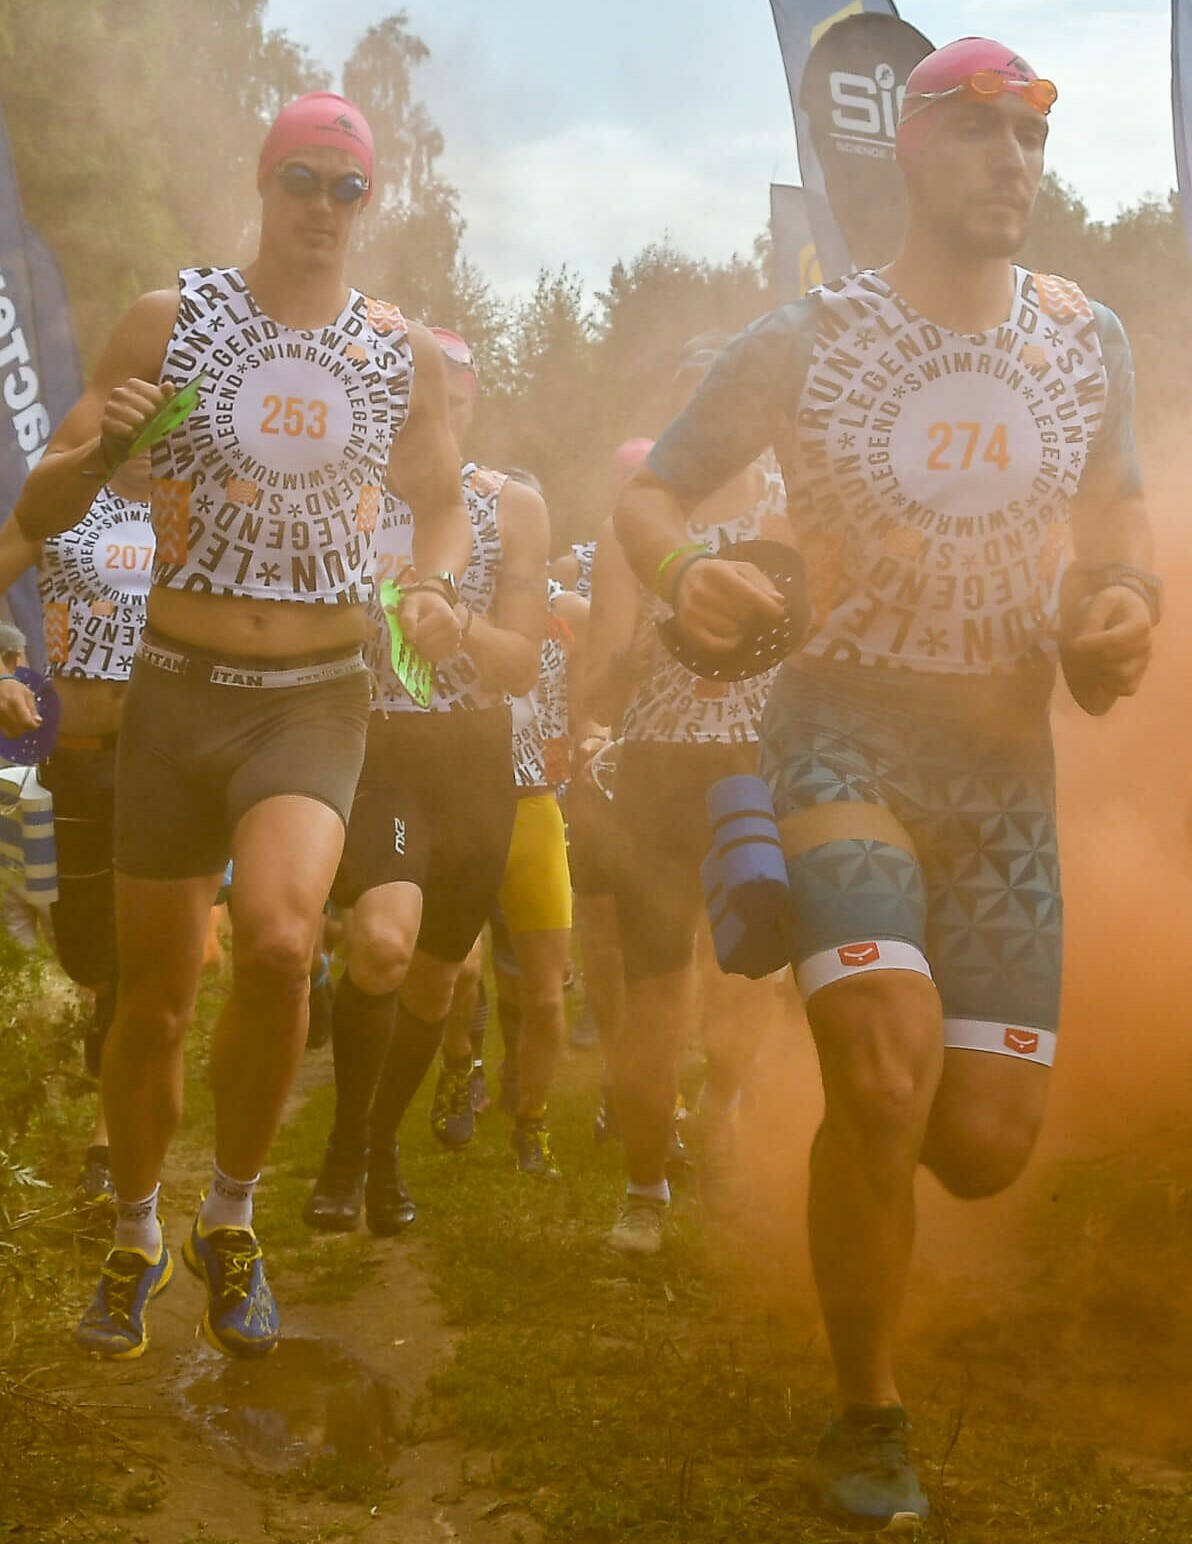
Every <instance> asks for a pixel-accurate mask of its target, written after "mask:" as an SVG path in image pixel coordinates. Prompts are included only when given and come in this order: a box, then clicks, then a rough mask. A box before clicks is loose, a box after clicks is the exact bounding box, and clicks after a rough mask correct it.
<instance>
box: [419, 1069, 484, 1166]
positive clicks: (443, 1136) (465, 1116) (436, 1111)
mask: <svg viewBox="0 0 1192 1544" xmlns="http://www.w3.org/2000/svg"><path fill="white" fill-rule="evenodd" d="M430 1129H431V1130H432V1131H433V1132H434V1134H435V1136H436V1137H438V1139H439V1141H440V1142H442V1144H443V1146H444V1147H467V1145H468V1143H469V1142H470V1141H471V1140H472V1137H473V1136H474V1135H475V1132H476V1111H475V1110H474V1109H473V1108H472V1065H471V1062H469V1063H468V1064H467V1066H465V1067H451V1066H448V1064H447V1062H446V1061H445V1060H444V1061H440V1063H439V1079H438V1082H437V1083H436V1084H435V1097H434V1098H433V1100H432V1101H431V1106H430Z"/></svg>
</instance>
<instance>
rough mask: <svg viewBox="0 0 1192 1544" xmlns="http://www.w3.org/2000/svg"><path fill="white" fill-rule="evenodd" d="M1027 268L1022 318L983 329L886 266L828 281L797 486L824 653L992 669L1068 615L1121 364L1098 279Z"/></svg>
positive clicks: (806, 399) (803, 407)
mask: <svg viewBox="0 0 1192 1544" xmlns="http://www.w3.org/2000/svg"><path fill="white" fill-rule="evenodd" d="M1016 279H1017V293H1016V297H1015V300H1014V305H1013V311H1012V313H1011V315H1010V316H1009V318H1008V319H1007V321H1006V323H1005V325H1004V326H1001V327H997V328H995V329H994V330H992V331H991V332H987V333H979V334H974V335H971V336H969V335H962V334H959V333H953V332H949V331H947V330H946V329H945V328H942V327H937V326H936V325H934V324H933V323H931V322H928V321H926V320H925V319H924V318H923V317H922V316H920V315H919V314H918V313H917V312H916V311H914V310H913V309H912V308H911V307H910V306H909V305H908V304H907V303H906V302H905V301H904V300H903V299H902V298H901V296H899V295H897V294H895V293H894V292H893V291H892V290H891V289H890V288H889V286H888V285H887V284H886V283H885V281H884V280H883V279H882V278H880V277H879V276H878V275H877V274H874V273H863V274H856V275H852V276H850V277H849V278H846V279H841V280H839V281H837V282H836V283H834V284H831V285H828V286H826V287H825V288H824V289H823V290H822V291H821V292H820V294H821V299H822V305H821V308H820V318H819V325H818V329H817V337H816V344H815V350H814V353H813V356H812V361H811V366H810V369H809V370H808V374H807V379H806V382H805V384H804V387H803V393H802V396H801V399H800V405H799V412H798V418H797V421H796V425H795V444H796V456H797V467H798V476H797V478H796V479H794V485H793V488H792V489H791V493H792V511H791V512H792V517H793V519H794V521H795V525H796V528H797V529H798V530H799V533H800V546H801V548H802V552H803V557H804V560H805V562H806V564H807V574H808V586H809V591H810V597H811V603H812V616H813V625H814V626H815V628H816V632H815V633H814V634H813V636H812V638H811V640H810V642H809V643H808V644H807V645H806V647H807V649H808V651H809V652H810V653H812V654H817V655H822V656H826V657H828V658H831V659H836V660H843V661H854V662H858V663H862V664H879V663H880V664H898V665H912V666H914V668H915V669H918V670H937V671H941V670H947V671H956V670H962V671H971V672H988V671H991V670H995V669H998V668H1000V667H1011V666H1013V665H1014V664H1015V663H1016V662H1018V661H1019V660H1021V659H1022V658H1023V657H1024V656H1026V655H1027V654H1029V653H1030V652H1031V651H1032V650H1033V649H1034V648H1035V647H1036V646H1037V645H1039V644H1040V643H1041V642H1043V640H1044V639H1045V638H1046V637H1047V635H1048V633H1049V631H1050V630H1051V628H1052V625H1053V622H1054V618H1055V613H1056V601H1057V595H1058V587H1059V579H1060V574H1061V571H1062V567H1063V560H1064V555H1065V552H1066V549H1067V545H1068V501H1069V499H1070V498H1071V497H1072V495H1073V494H1074V493H1075V492H1076V489H1077V487H1078V485H1079V483H1080V478H1081V475H1082V473H1083V470H1084V467H1085V465H1086V463H1087V460H1088V455H1089V450H1090V448H1091V445H1092V442H1093V438H1094V436H1095V434H1096V432H1097V429H1098V426H1099V424H1100V422H1101V419H1102V415H1103V412H1104V408H1105V397H1106V372H1105V365H1104V362H1103V360H1102V355H1101V343H1100V337H1099V334H1098V331H1097V326H1096V322H1095V320H1094V316H1093V311H1092V307H1091V306H1090V304H1089V302H1088V300H1087V299H1086V298H1085V296H1084V294H1083V293H1082V292H1081V290H1080V289H1079V288H1077V286H1076V285H1074V284H1072V283H1070V282H1069V281H1067V280H1064V279H1055V278H1051V277H1049V276H1046V275H1038V274H1029V273H1026V272H1025V271H1024V270H1021V269H1018V270H1016Z"/></svg>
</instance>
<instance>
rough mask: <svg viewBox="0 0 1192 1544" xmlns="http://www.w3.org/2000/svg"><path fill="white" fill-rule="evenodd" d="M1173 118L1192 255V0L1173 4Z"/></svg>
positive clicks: (1178, 171) (1178, 175) (1177, 167)
mask: <svg viewBox="0 0 1192 1544" xmlns="http://www.w3.org/2000/svg"><path fill="white" fill-rule="evenodd" d="M1171 115H1172V121H1173V126H1174V128H1175V170H1176V180H1177V181H1178V183H1179V189H1180V208H1181V209H1182V210H1183V215H1184V230H1185V232H1186V233H1187V237H1188V250H1189V251H1190V252H1192V0H1172V3H1171Z"/></svg>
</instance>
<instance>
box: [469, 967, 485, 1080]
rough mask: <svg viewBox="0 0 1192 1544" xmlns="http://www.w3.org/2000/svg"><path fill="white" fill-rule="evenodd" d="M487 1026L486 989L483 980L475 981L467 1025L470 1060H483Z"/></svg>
mask: <svg viewBox="0 0 1192 1544" xmlns="http://www.w3.org/2000/svg"><path fill="white" fill-rule="evenodd" d="M487 1028H488V989H487V988H486V987H485V985H484V982H483V981H478V982H477V983H476V1006H475V1008H473V1010H472V1022H471V1023H470V1024H469V1025H468V1039H469V1040H470V1041H471V1042H472V1060H473V1061H476V1062H481V1061H483V1060H484V1032H485V1030H486V1029H487Z"/></svg>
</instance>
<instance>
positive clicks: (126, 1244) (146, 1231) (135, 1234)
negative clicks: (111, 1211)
mask: <svg viewBox="0 0 1192 1544" xmlns="http://www.w3.org/2000/svg"><path fill="white" fill-rule="evenodd" d="M160 1190H161V1186H160V1185H154V1187H153V1190H152V1193H151V1194H150V1195H147V1196H146V1197H145V1199H144V1200H143V1201H122V1200H121V1199H120V1197H119V1196H117V1197H116V1236H115V1238H114V1239H113V1240H112V1248H113V1249H139V1250H140V1252H141V1253H142V1254H143V1255H144V1256H145V1258H146V1259H147V1260H156V1259H157V1258H158V1257H159V1256H160V1254H161V1223H160V1222H158V1220H157V1197H158V1192H159V1191H160Z"/></svg>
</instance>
